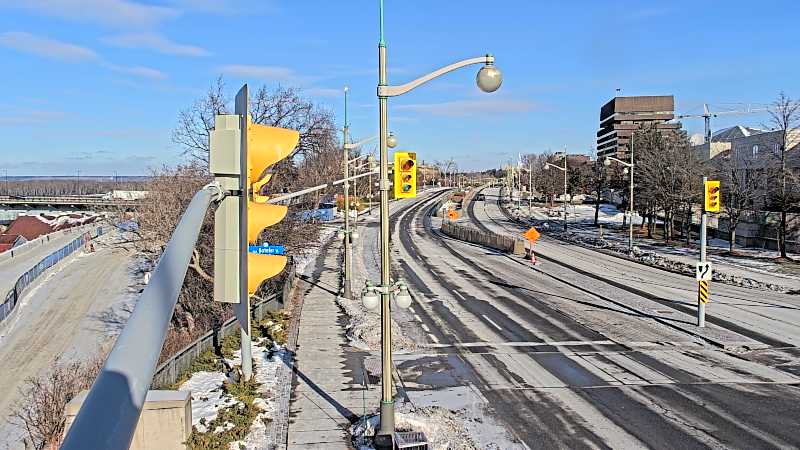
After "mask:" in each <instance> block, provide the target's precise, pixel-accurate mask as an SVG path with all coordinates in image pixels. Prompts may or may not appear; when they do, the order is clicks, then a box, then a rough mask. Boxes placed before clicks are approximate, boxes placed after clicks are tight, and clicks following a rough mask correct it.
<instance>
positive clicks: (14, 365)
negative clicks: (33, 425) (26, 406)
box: [0, 248, 133, 448]
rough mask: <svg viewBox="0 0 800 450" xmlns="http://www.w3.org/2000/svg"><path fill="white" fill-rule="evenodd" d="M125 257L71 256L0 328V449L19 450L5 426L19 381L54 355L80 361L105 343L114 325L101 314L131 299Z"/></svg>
mask: <svg viewBox="0 0 800 450" xmlns="http://www.w3.org/2000/svg"><path fill="white" fill-rule="evenodd" d="M129 264H130V254H129V253H128V252H126V251H125V250H123V249H112V248H101V249H100V250H98V251H97V252H95V253H91V254H83V252H82V251H78V252H76V253H75V254H74V255H73V256H71V257H68V258H67V259H66V260H65V261H63V262H61V263H60V264H59V265H58V266H56V267H55V268H54V269H52V270H51V271H48V273H46V274H45V275H42V280H39V281H37V282H36V283H35V284H34V286H33V287H32V288H31V289H30V291H28V293H27V294H26V296H25V297H24V298H23V300H22V302H21V304H20V305H19V306H18V307H17V310H16V311H15V312H14V314H12V315H11V316H10V317H9V319H8V320H7V321H5V322H4V323H3V324H2V327H0V361H2V368H0V386H2V389H0V411H2V414H3V417H2V418H0V436H2V438H0V448H7V447H8V448H19V447H20V445H19V443H18V442H17V439H18V438H19V437H20V430H18V429H16V428H14V427H10V426H8V424H6V423H5V414H7V413H8V411H9V407H10V406H11V405H12V404H13V403H14V402H15V401H17V400H18V398H19V395H18V394H19V393H18V388H19V387H20V386H22V384H23V381H24V380H25V379H26V378H28V377H32V376H36V375H39V374H41V373H43V372H44V371H46V370H47V369H48V368H49V367H50V366H51V365H52V363H53V361H54V359H55V358H56V356H57V355H59V354H64V355H65V358H66V359H67V360H71V359H84V358H87V357H90V356H92V355H94V354H96V352H97V348H98V346H100V345H103V344H106V343H108V342H110V341H111V340H112V339H113V337H114V336H115V335H116V334H115V328H116V327H115V324H113V323H108V322H106V321H105V320H104V316H103V312H105V311H108V309H109V307H112V306H115V305H119V302H121V301H126V300H128V299H129V298H130V295H131V294H133V293H131V292H128V289H129V287H128V286H129V285H130V282H129V273H128V270H129Z"/></svg>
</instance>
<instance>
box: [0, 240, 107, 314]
mask: <svg viewBox="0 0 800 450" xmlns="http://www.w3.org/2000/svg"><path fill="white" fill-rule="evenodd" d="M86 234H88V233H84V234H81V236H80V237H78V238H76V239H75V240H73V241H72V242H70V243H69V244H67V245H65V246H63V247H61V248H60V249H58V250H56V251H54V252H53V253H51V254H49V255H47V256H45V257H44V258H43V259H42V260H41V261H39V263H37V264H36V265H35V266H33V267H32V268H31V269H30V270H28V271H27V272H25V273H23V274H22V275H21V276H20V277H19V278H17V282H16V283H14V287H13V288H11V290H10V291H8V293H7V294H6V296H5V298H4V299H3V304H2V305H0V323H2V322H3V321H4V320H5V319H6V318H7V317H8V316H9V315H11V313H12V312H13V311H14V308H16V307H17V304H18V303H19V300H20V299H21V298H22V296H23V294H24V293H25V290H26V289H27V288H28V286H30V284H31V283H33V282H34V281H35V280H36V279H37V278H39V276H40V275H42V274H43V273H44V272H45V271H47V269H49V268H51V267H53V266H54V265H56V264H57V263H58V262H59V261H61V260H62V259H64V258H66V257H67V256H69V255H71V254H72V253H73V252H74V251H75V250H77V249H79V248H81V246H83V245H85V244H86V241H87V238H86ZM102 234H103V227H97V229H96V230H95V233H94V236H91V235H90V236H89V240H91V239H94V238H96V237H97V236H100V235H102Z"/></svg>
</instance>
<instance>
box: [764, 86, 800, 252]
mask: <svg viewBox="0 0 800 450" xmlns="http://www.w3.org/2000/svg"><path fill="white" fill-rule="evenodd" d="M769 115H770V125H771V128H773V129H774V130H777V131H778V143H777V144H778V149H777V151H778V156H777V158H775V159H776V163H777V166H778V167H777V170H778V182H777V183H775V187H774V189H773V190H772V192H771V197H772V198H773V201H774V204H775V205H776V206H777V208H778V211H779V212H780V224H779V225H778V251H779V252H780V256H781V258H786V257H787V255H786V214H787V212H788V211H789V209H790V208H791V207H792V206H793V202H794V201H795V199H796V192H793V191H795V190H796V185H797V177H796V174H795V173H793V172H792V170H791V169H790V168H789V167H787V164H786V156H787V155H786V153H787V152H788V150H789V148H787V147H788V143H789V135H790V133H792V132H793V130H794V129H795V128H797V127H798V124H799V123H800V101H797V100H792V99H791V98H790V97H788V96H787V95H786V94H785V93H784V92H781V93H780V94H778V98H777V100H775V101H774V102H773V103H772V105H771V106H770V107H769Z"/></svg>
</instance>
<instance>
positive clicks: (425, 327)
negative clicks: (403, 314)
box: [422, 323, 431, 333]
mask: <svg viewBox="0 0 800 450" xmlns="http://www.w3.org/2000/svg"><path fill="white" fill-rule="evenodd" d="M422 329H423V330H425V332H426V333H430V332H431V329H430V328H428V326H427V325H425V324H424V323H423V324H422Z"/></svg>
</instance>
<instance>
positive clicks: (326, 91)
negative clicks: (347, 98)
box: [303, 87, 344, 98]
mask: <svg viewBox="0 0 800 450" xmlns="http://www.w3.org/2000/svg"><path fill="white" fill-rule="evenodd" d="M303 92H304V93H305V94H307V95H308V96H310V97H325V98H335V97H343V96H344V91H343V90H342V89H333V88H321V87H317V88H308V89H303Z"/></svg>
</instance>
